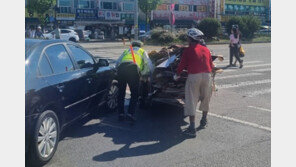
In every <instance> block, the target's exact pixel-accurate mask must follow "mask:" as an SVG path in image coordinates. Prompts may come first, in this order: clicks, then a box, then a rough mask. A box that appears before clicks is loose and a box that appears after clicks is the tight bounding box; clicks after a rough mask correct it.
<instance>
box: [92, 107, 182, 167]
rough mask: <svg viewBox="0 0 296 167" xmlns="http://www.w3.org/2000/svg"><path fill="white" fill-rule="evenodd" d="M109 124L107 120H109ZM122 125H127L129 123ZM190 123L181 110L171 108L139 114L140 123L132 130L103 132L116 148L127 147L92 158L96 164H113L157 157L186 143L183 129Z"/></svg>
mask: <svg viewBox="0 0 296 167" xmlns="http://www.w3.org/2000/svg"><path fill="white" fill-rule="evenodd" d="M106 122H107V120H106ZM122 124H127V123H126V122H124V123H122ZM186 124H187V123H186V122H185V121H184V119H183V113H182V110H181V109H179V108H176V107H172V106H165V105H158V106H157V108H155V109H153V110H150V111H147V110H146V111H143V110H142V111H140V112H139V115H138V120H137V123H136V124H135V125H134V126H132V127H130V130H125V131H124V130H123V131H121V132H120V133H119V132H118V131H114V130H113V131H112V130H108V128H109V127H105V128H104V127H103V128H100V129H99V131H100V133H105V135H104V137H109V138H112V141H113V143H114V144H120V145H122V144H124V146H123V147H121V148H120V149H119V150H112V151H107V152H105V153H102V154H99V155H96V156H94V157H93V160H94V161H101V162H104V161H113V160H115V159H117V158H126V157H135V156H142V155H150V154H156V153H160V152H163V151H166V150H168V149H169V148H171V147H173V146H175V145H177V144H179V143H181V142H183V141H184V140H186V139H187V138H186V137H185V136H184V135H182V129H181V126H184V125H186Z"/></svg>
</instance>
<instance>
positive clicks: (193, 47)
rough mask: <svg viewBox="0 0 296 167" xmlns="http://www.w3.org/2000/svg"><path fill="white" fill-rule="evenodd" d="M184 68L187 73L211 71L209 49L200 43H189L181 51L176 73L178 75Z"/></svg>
mask: <svg viewBox="0 0 296 167" xmlns="http://www.w3.org/2000/svg"><path fill="white" fill-rule="evenodd" d="M184 69H187V71H188V74H197V73H209V72H212V69H213V62H212V57H211V53H210V50H209V49H208V48H207V47H205V46H202V45H200V44H190V46H189V47H187V48H185V49H184V51H183V54H182V57H181V62H180V64H179V66H178V69H177V74H178V75H180V73H181V72H182V71H183V70H184Z"/></svg>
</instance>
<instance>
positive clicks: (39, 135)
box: [30, 110, 60, 165]
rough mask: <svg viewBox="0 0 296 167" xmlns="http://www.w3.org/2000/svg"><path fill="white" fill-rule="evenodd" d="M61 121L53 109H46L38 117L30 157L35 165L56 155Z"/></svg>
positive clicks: (41, 163) (43, 162)
mask: <svg viewBox="0 0 296 167" xmlns="http://www.w3.org/2000/svg"><path fill="white" fill-rule="evenodd" d="M59 132H60V129H59V121H58V117H57V115H56V114H55V113H54V112H53V111H51V110H46V111H44V112H43V113H42V114H41V115H40V116H39V118H38V120H37V123H36V127H35V129H34V132H33V140H32V144H31V148H30V154H31V156H30V158H31V163H32V164H33V165H43V164H45V163H47V162H48V161H49V160H50V159H51V158H52V157H53V155H54V153H55V151H56V149H57V146H58V142H59Z"/></svg>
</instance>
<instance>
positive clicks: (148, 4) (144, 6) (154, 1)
mask: <svg viewBox="0 0 296 167" xmlns="http://www.w3.org/2000/svg"><path fill="white" fill-rule="evenodd" d="M161 3H162V0H139V8H140V9H141V10H142V12H143V13H145V15H146V20H145V23H146V31H147V25H148V19H149V18H150V13H151V11H152V10H155V9H156V7H157V5H159V4H161ZM149 20H150V19H149Z"/></svg>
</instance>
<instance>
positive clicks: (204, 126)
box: [199, 118, 208, 129]
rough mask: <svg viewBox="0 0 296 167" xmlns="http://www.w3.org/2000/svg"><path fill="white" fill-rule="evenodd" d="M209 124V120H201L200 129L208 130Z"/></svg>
mask: <svg viewBox="0 0 296 167" xmlns="http://www.w3.org/2000/svg"><path fill="white" fill-rule="evenodd" d="M207 123H208V120H207V119H206V118H202V119H201V120H200V125H199V127H200V128H202V129H204V128H206V126H207Z"/></svg>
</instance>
